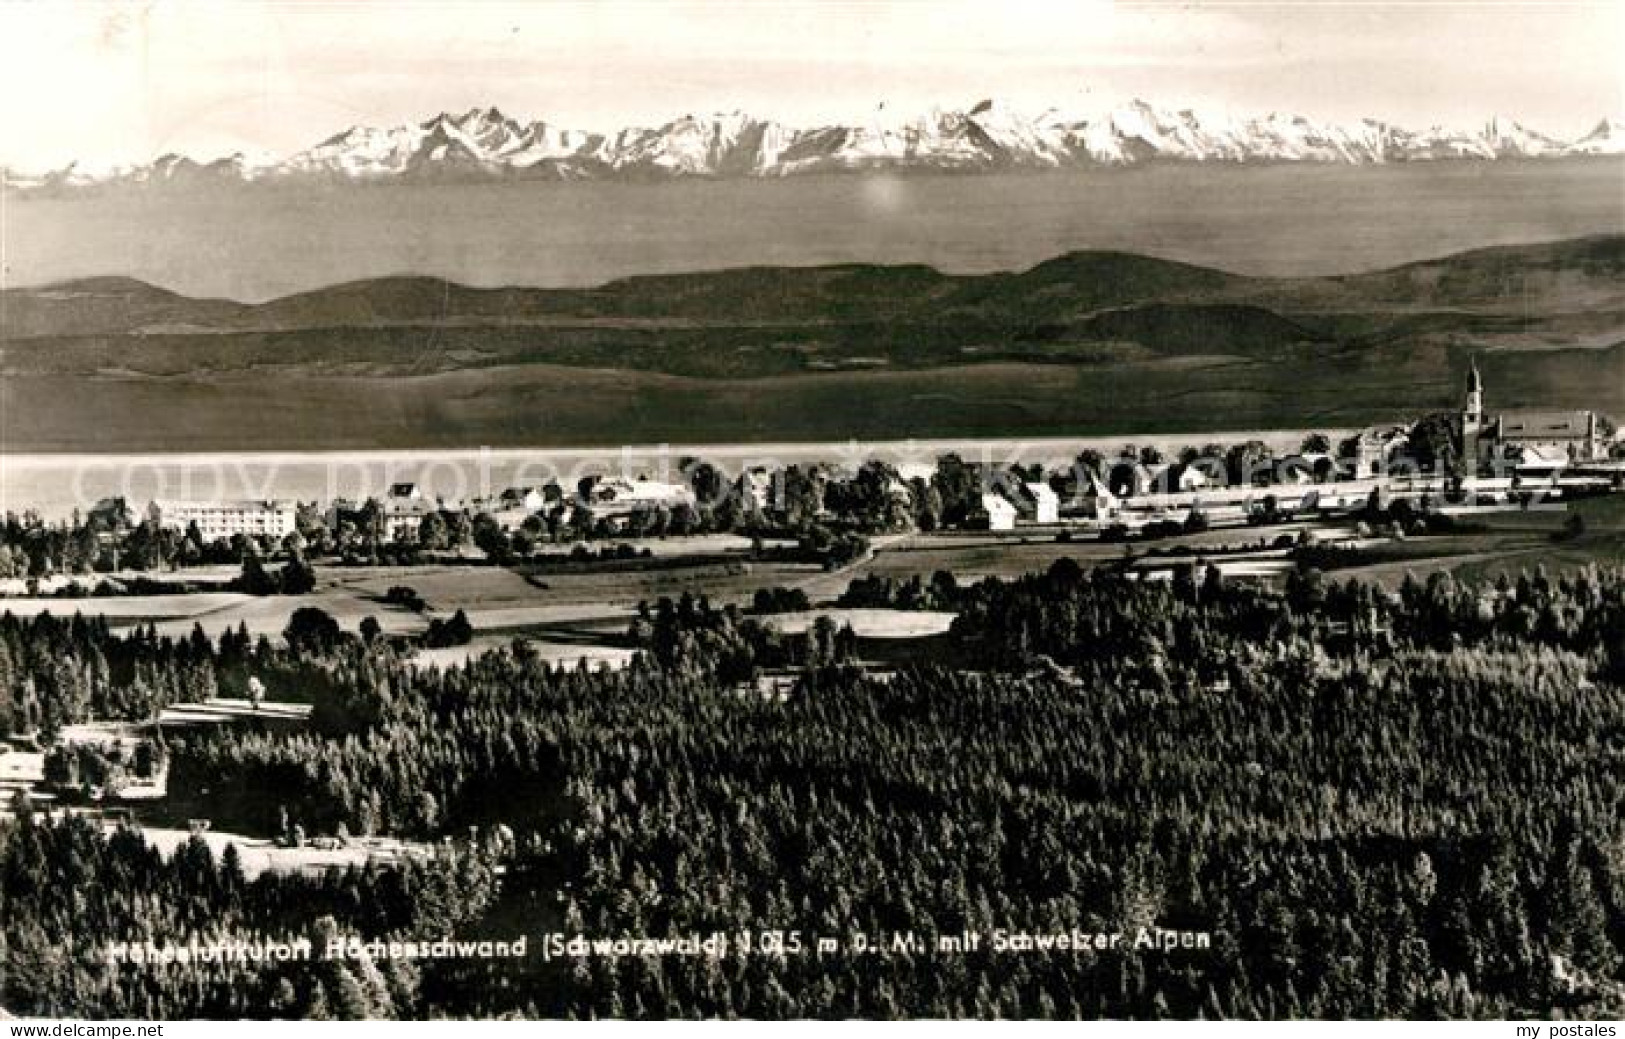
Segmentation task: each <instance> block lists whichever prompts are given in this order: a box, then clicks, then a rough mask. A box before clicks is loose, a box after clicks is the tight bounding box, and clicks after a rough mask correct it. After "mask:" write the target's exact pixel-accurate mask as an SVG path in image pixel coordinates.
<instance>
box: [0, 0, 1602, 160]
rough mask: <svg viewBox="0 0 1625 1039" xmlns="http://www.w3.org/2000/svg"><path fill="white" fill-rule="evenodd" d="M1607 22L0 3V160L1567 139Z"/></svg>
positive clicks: (1453, 12) (1356, 13)
mask: <svg viewBox="0 0 1625 1039" xmlns="http://www.w3.org/2000/svg"><path fill="white" fill-rule="evenodd" d="M1622 67H1625V0H1602V2H1597V3H1545V2H1542V3H1535V2H1531V3H1517V4H1509V3H1504V2H1495V3H1491V2H1464V3H1446V2H1424V0H1412V2H1409V3H1339V2H1331V0H1298V2H1296V3H1291V4H1282V3H1230V4H1219V3H1200V2H1198V3H1182V4H1159V3H1142V4H1128V3H1116V4H1113V3H1109V2H1073V3H1065V2H1059V0H1057V2H1034V0H984V2H968V0H949V2H941V3H938V2H928V0H916V2H908V0H897V2H885V3H858V2H816V3H814V2H757V3H720V2H702V0H672V2H661V0H642V2H628V0H603V2H536V3H523V4H518V3H501V2H479V3H449V2H439V3H422V2H418V3H411V2H399V0H396V2H391V3H387V4H386V3H381V2H380V3H361V2H346V3H338V2H321V0H306V2H300V3H281V4H270V3H265V4H256V3H246V2H245V3H232V4H227V3H224V2H220V0H216V2H208V3H204V2H198V0H149V2H106V3H86V4H72V3H62V2H51V3H48V4H47V3H45V2H42V0H11V2H4V3H0V162H8V163H11V164H13V165H17V166H21V167H43V166H52V165H60V164H62V163H65V162H66V161H68V160H70V159H73V158H83V159H86V160H89V161H90V162H91V163H92V164H96V165H100V164H104V163H109V162H131V161H142V160H146V159H149V158H151V157H153V156H155V155H157V154H160V153H163V152H166V151H181V152H186V153H189V154H193V155H196V156H199V157H207V156H212V155H216V154H223V153H226V152H230V151H235V150H239V149H241V150H249V151H252V150H269V151H273V152H277V153H283V152H289V151H294V150H297V149H300V148H303V147H306V146H308V145H310V144H313V143H315V142H316V141H317V140H319V139H321V138H323V137H326V136H328V135H330V134H332V133H334V132H336V131H339V130H342V129H344V128H346V127H348V126H350V125H352V124H355V123H372V124H388V125H393V124H397V123H401V122H405V121H409V120H419V119H422V118H424V117H426V116H428V115H430V114H432V113H434V112H438V111H442V110H449V111H461V110H464V109H467V108H470V107H473V106H482V107H483V106H487V105H497V106H499V107H501V108H502V109H503V110H504V111H507V112H508V113H509V114H511V115H515V116H519V117H522V118H527V119H528V118H545V119H547V120H549V121H551V122H556V123H559V124H562V125H565V126H571V127H578V128H582V129H608V128H614V127H619V126H621V125H626V124H649V123H658V122H660V121H664V120H665V119H668V118H672V117H674V116H678V115H682V114H684V113H687V112H711V111H726V110H731V109H744V110H747V111H750V112H752V113H754V114H759V115H768V116H773V117H777V118H780V119H783V120H786V121H788V122H792V123H809V122H820V121H862V120H865V119H869V118H873V117H874V112H875V109H876V105H877V104H878V103H880V102H885V104H886V109H887V110H888V111H899V110H903V111H907V110H918V109H924V108H927V107H930V106H931V105H940V106H942V107H945V108H952V107H961V106H967V105H969V104H971V103H973V102H974V101H976V100H978V99H980V98H984V97H999V98H1004V99H1008V100H1010V101H1012V102H1014V103H1016V104H1018V105H1021V106H1024V107H1033V108H1042V107H1046V106H1052V105H1053V106H1056V107H1059V108H1061V109H1063V110H1066V111H1076V112H1080V113H1086V112H1089V111H1094V110H1098V109H1100V108H1102V107H1104V106H1106V105H1108V104H1110V103H1115V102H1118V101H1121V100H1124V99H1126V98H1130V97H1135V96H1139V97H1145V98H1147V99H1149V100H1155V101H1158V102H1161V103H1168V104H1177V105H1181V106H1183V105H1187V104H1189V105H1196V106H1198V107H1201V106H1209V107H1213V108H1218V109H1230V110H1234V111H1241V112H1254V111H1258V112H1262V111H1269V110H1288V111H1296V112H1302V113H1304V114H1307V115H1310V116H1315V117H1320V118H1349V117H1356V116H1364V115H1370V116H1375V117H1379V118H1384V119H1389V120H1392V121H1396V122H1399V123H1402V124H1405V125H1426V124H1431V123H1433V122H1443V123H1451V124H1463V125H1475V124H1477V123H1479V122H1481V121H1482V120H1484V119H1486V118H1488V117H1489V116H1490V115H1492V114H1495V113H1501V114H1505V115H1509V116H1511V117H1513V118H1517V119H1520V120H1523V121H1526V122H1528V123H1529V124H1531V125H1532V126H1534V127H1536V128H1539V129H1544V130H1547V131H1549V132H1553V133H1556V134H1559V135H1578V134H1580V133H1582V132H1584V131H1585V130H1587V129H1589V128H1590V127H1591V126H1592V125H1593V124H1594V123H1595V122H1596V121H1597V120H1598V119H1599V118H1601V117H1603V116H1619V115H1622V114H1625V96H1622V95H1625V79H1622V74H1621V68H1622Z"/></svg>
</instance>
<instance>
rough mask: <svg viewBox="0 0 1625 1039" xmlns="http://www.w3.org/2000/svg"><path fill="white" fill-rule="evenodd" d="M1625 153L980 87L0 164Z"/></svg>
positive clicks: (460, 119)
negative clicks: (903, 96) (1050, 103)
mask: <svg viewBox="0 0 1625 1039" xmlns="http://www.w3.org/2000/svg"><path fill="white" fill-rule="evenodd" d="M1621 154H1625V122H1621V121H1620V120H1617V119H1605V120H1603V121H1602V122H1601V123H1599V124H1598V125H1597V126H1596V127H1595V128H1594V129H1593V130H1592V131H1591V132H1590V133H1588V134H1586V135H1585V136H1583V137H1580V138H1578V139H1577V140H1572V141H1562V140H1558V139H1557V138H1554V137H1551V136H1548V135H1545V134H1542V133H1538V132H1536V131H1534V130H1531V129H1529V128H1527V127H1524V126H1521V125H1519V124H1518V123H1516V122H1513V121H1510V120H1506V119H1501V118H1496V119H1492V120H1490V121H1489V122H1488V123H1487V124H1486V125H1485V126H1483V127H1480V128H1478V129H1476V130H1451V129H1445V128H1442V127H1433V128H1431V129H1428V130H1423V131H1414V130H1408V129H1405V128H1403V127H1400V126H1396V125H1393V124H1391V123H1385V122H1381V121H1378V120H1375V119H1362V120H1360V121H1358V122H1353V123H1329V122H1318V121H1315V120H1311V119H1308V118H1305V117H1303V116H1300V115H1284V114H1279V113H1271V114H1269V115H1265V116H1245V117H1237V116H1232V115H1224V114H1214V113H1203V112H1196V111H1193V110H1191V109H1177V110H1176V109H1169V108H1161V107H1157V106H1154V105H1151V104H1148V103H1146V102H1143V101H1134V102H1131V103H1129V104H1126V105H1123V106H1121V107H1118V108H1115V109H1112V110H1110V111H1107V112H1104V113H1101V114H1098V115H1092V116H1077V117H1073V116H1068V115H1065V114H1063V113H1061V112H1058V111H1056V110H1053V109H1051V110H1048V111H1045V112H1042V113H1040V114H1037V115H1031V114H1028V113H1025V112H1022V111H1019V110H1017V109H1014V108H1012V107H1010V106H1009V105H1006V104H1003V103H1000V102H995V101H983V102H980V103H978V104H976V105H973V106H971V107H970V108H968V109H966V110H963V111H960V110H933V111H930V112H928V113H925V114H923V115H919V116H914V117H910V118H903V119H897V118H894V117H885V116H882V117H878V118H876V119H874V120H871V121H869V122H868V123H866V124H865V125H835V126H822V127H813V128H810V129H798V128H795V127H790V126H786V125H784V124H782V123H778V122H774V121H771V120H764V119H757V118H755V117H753V116H749V115H746V114H744V113H741V112H730V113H726V114H719V115H710V116H704V117H696V116H692V115H685V116H683V117H682V118H679V119H674V120H672V121H671V122H668V123H666V124H664V125H663V126H658V127H652V128H646V127H634V128H628V129H623V130H619V131H616V132H613V133H594V132H588V131H582V130H572V129H567V128H565V127H561V126H557V125H554V124H552V123H548V122H545V121H541V120H536V121H532V122H523V121H520V120H518V119H514V118H511V117H509V116H507V115H504V114H503V113H502V112H500V111H498V110H497V109H495V108H489V109H471V110H470V111H468V112H464V113H462V114H461V115H453V114H449V113H442V114H440V115H437V116H434V117H433V118H431V119H428V120H425V121H424V122H421V123H412V124H408V125H405V126H397V127H393V128H378V127H353V128H351V129H349V130H346V131H344V132H343V133H339V134H335V135H334V136H332V137H329V138H328V139H327V140H325V141H322V142H321V143H320V144H317V145H315V146H314V147H311V148H308V149H306V150H304V151H301V152H298V153H295V154H293V155H288V156H284V157H276V156H270V155H263V156H254V157H250V156H245V155H241V154H238V155H231V156H227V157H224V158H220V159H214V160H211V161H200V160H197V159H193V158H188V157H186V156H181V155H173V154H171V155H165V156H162V157H160V158H158V159H156V160H154V161H153V162H151V163H148V164H145V165H141V166H135V167H125V168H113V169H104V170H97V169H91V168H88V167H86V166H84V165H83V164H78V163H76V164H73V165H70V166H68V167H66V168H64V169H60V170H53V171H49V172H44V173H36V174H24V173H20V172H18V171H15V170H6V169H4V168H0V173H3V174H4V177H5V181H6V183H7V184H8V185H9V186H11V187H15V188H20V189H28V188H53V187H55V188H73V187H85V186H93V185H98V184H108V183H132V184H133V183H168V182H193V181H197V180H224V181H256V182H257V181H276V180H293V179H301V178H305V179H309V178H319V179H338V180H356V181H368V180H387V179H415V180H443V179H469V178H476V179H477V178H489V177H531V178H538V179H555V180H567V179H586V178H611V177H621V178H637V177H644V178H660V177H673V176H703V177H778V176H788V175H792V174H798V173H811V172H823V171H837V170H861V169H877V168H890V169H899V170H1008V169H1057V168H1066V167H1087V166H1128V165H1135V164H1140V163H1149V162H1209V163H1281V162H1316V163H1347V164H1372V163H1388V162H1413V161H1428V160H1441V159H1467V160H1493V159H1503V158H1547V157H1556V156H1569V155H1621Z"/></svg>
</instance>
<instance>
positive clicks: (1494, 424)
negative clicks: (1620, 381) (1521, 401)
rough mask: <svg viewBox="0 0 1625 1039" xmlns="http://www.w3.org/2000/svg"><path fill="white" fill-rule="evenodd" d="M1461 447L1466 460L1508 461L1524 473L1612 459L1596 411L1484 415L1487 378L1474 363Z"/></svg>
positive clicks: (1463, 418)
mask: <svg viewBox="0 0 1625 1039" xmlns="http://www.w3.org/2000/svg"><path fill="white" fill-rule="evenodd" d="M1461 442H1462V446H1463V449H1464V451H1465V453H1466V454H1467V456H1468V457H1470V458H1479V459H1489V458H1510V459H1512V460H1514V461H1515V462H1516V463H1517V465H1518V467H1519V468H1520V469H1545V468H1550V469H1561V468H1563V467H1565V466H1569V465H1573V464H1576V463H1582V462H1595V461H1600V460H1602V459H1604V458H1607V457H1608V445H1607V443H1606V437H1605V436H1604V429H1603V423H1602V422H1601V421H1600V419H1599V417H1598V415H1597V413H1596V412H1594V411H1504V412H1501V413H1500V414H1497V415H1495V416H1493V417H1492V416H1490V415H1489V414H1487V413H1486V412H1485V410H1484V377H1483V375H1481V374H1480V373H1479V370H1478V360H1477V358H1474V360H1473V364H1472V368H1471V369H1470V370H1469V371H1468V374H1467V399H1466V401H1465V403H1464V404H1463V407H1462V409H1461Z"/></svg>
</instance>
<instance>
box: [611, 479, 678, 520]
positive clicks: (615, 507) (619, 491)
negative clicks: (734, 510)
mask: <svg viewBox="0 0 1625 1039" xmlns="http://www.w3.org/2000/svg"><path fill="white" fill-rule="evenodd" d="M679 506H687V507H688V508H693V507H694V506H695V498H694V492H693V491H692V490H690V489H689V488H687V487H685V486H683V485H682V484H680V483H664V482H662V481H659V480H623V479H612V480H600V481H598V482H597V483H595V484H594V485H593V486H592V487H591V489H589V490H588V492H587V495H586V508H587V511H588V512H589V513H591V514H592V518H593V519H594V520H600V519H614V518H617V517H624V516H628V515H631V514H632V513H634V512H638V511H640V510H645V509H651V510H652V509H662V508H663V509H675V508H678V507H679Z"/></svg>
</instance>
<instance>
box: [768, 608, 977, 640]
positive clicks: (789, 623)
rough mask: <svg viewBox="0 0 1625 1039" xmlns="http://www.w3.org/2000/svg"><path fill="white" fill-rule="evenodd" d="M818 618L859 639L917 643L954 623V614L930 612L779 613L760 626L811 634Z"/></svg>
mask: <svg viewBox="0 0 1625 1039" xmlns="http://www.w3.org/2000/svg"><path fill="white" fill-rule="evenodd" d="M820 617H828V618H829V619H830V620H832V621H834V622H835V625H836V626H837V627H841V626H845V625H850V626H851V628H852V632H853V634H855V635H857V636H858V638H860V639H917V638H925V637H927V636H930V635H941V634H942V633H943V632H945V631H947V630H948V626H949V625H950V624H952V623H953V620H954V614H952V613H942V612H937V611H932V610H884V609H838V610H836V609H831V610H808V611H805V612H801V613H779V614H774V615H773V616H771V617H767V618H765V619H764V620H763V622H762V623H763V624H765V625H766V626H767V627H769V628H771V629H773V630H774V631H777V632H780V633H782V634H786V635H800V634H804V633H806V632H808V631H810V630H812V626H813V624H814V623H816V622H817V620H818V618H820Z"/></svg>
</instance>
